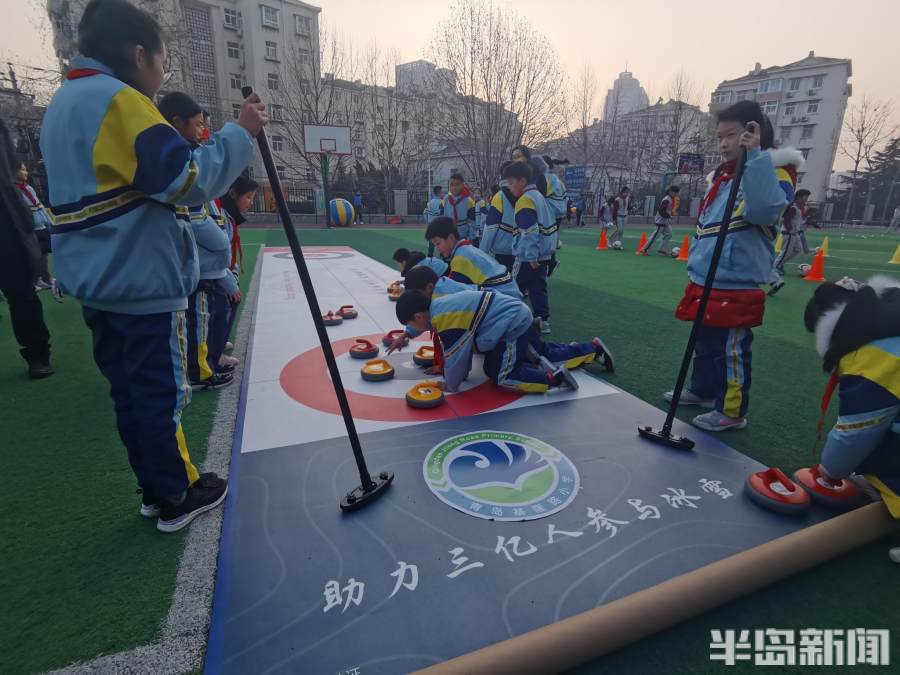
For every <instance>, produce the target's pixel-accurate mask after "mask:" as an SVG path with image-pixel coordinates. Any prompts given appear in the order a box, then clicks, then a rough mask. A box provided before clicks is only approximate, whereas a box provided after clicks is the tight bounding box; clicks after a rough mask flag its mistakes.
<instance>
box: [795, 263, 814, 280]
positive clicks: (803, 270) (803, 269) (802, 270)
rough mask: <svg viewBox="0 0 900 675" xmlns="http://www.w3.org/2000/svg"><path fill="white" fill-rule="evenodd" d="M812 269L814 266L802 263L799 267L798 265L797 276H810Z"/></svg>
mask: <svg viewBox="0 0 900 675" xmlns="http://www.w3.org/2000/svg"><path fill="white" fill-rule="evenodd" d="M811 269H812V265H810V264H809V263H800V264H799V265H797V274H799V275H800V276H801V277H805V276H806V275H807V274H809V271H810V270H811Z"/></svg>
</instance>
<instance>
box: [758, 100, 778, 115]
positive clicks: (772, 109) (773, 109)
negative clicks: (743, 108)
mask: <svg viewBox="0 0 900 675" xmlns="http://www.w3.org/2000/svg"><path fill="white" fill-rule="evenodd" d="M760 107H761V108H762V111H763V112H764V113H766V115H774V114H775V113H777V112H778V101H766V102H765V103H763V104H762V105H761V106H760Z"/></svg>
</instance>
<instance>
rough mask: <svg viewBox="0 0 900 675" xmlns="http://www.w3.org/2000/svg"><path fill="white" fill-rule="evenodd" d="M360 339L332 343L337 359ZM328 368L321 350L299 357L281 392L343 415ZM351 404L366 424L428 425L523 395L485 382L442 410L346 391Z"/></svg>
mask: <svg viewBox="0 0 900 675" xmlns="http://www.w3.org/2000/svg"><path fill="white" fill-rule="evenodd" d="M360 337H361V338H364V339H367V340H370V341H372V342H375V343H376V344H377V343H378V341H380V340H381V338H382V335H381V334H375V335H362V336H360ZM356 340H357V338H356V337H351V338H347V339H345V340H337V341H336V342H332V343H331V348H332V349H333V350H334V355H335V356H341V355H342V354H346V353H347V352H349V351H350V347H352V346H353V345H355V344H356ZM316 375H318V376H320V377H321V378H322V383H323V384H324V385H326V386H317V387H311V386H309V385H310V376H316ZM328 380H329V376H328V367H327V366H326V365H325V355H324V354H322V349H321V347H314V348H313V349H310V350H309V351H306V352H303V353H302V354H300V355H299V356H296V357H294V358H293V359H291V360H290V361H288V363H287V365H286V366H285V367H284V368H283V369H282V371H281V377H280V382H281V388H282V389H284V392H285V393H286V394H287V395H288V396H290V397H291V398H292V399H294V400H295V401H297V403H301V404H303V405H305V406H308V407H310V408H313V409H315V410H321V411H322V412H326V413H331V414H333V415H340V414H341V409H340V406H338V402H337V397H336V396H335V394H334V388H333V387H332V386H331V382H330V381H328ZM344 391H345V392H346V393H347V400H348V401H349V402H350V410H351V411H352V412H353V416H354V417H357V418H359V419H364V420H373V421H376V422H427V421H430V420H444V419H453V418H454V417H457V416H459V417H466V416H468V415H478V414H479V413H484V412H489V411H491V410H496V409H497V408H502V407H503V406H505V405H508V404H510V403H512V402H513V401H517V400H518V399H519V398H521V397H522V394H519V393H517V392H513V391H507V390H505V389H500V388H499V387H496V386H494V383H493V382H491V381H490V380H487V381H485V382H482V383H481V384H479V385H478V386H477V387H472V388H471V389H468V390H467V391H461V392H457V393H455V394H447V398H446V403H448V404H450V405H442V406H440V407H438V408H431V409H416V408H411V407H409V406H408V405H406V401H405V400H404V398H403V396H400V397H399V398H398V397H396V396H372V395H371V394H361V393H360V392H358V391H353V390H352V389H348V388H347V387H345V388H344Z"/></svg>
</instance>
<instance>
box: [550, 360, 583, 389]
mask: <svg viewBox="0 0 900 675" xmlns="http://www.w3.org/2000/svg"><path fill="white" fill-rule="evenodd" d="M550 384H551V386H554V387H568V388H569V389H571V390H572V391H577V390H578V382H577V381H576V380H575V378H574V377H572V373H570V372H569V369H568V368H566V367H565V366H560V367H559V368H557V369H556V370H555V371H554V372H553V373H552V374H551V375H550Z"/></svg>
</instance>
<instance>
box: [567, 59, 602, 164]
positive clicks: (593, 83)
mask: <svg viewBox="0 0 900 675" xmlns="http://www.w3.org/2000/svg"><path fill="white" fill-rule="evenodd" d="M597 93H598V87H597V74H596V73H595V72H594V69H593V68H592V67H591V65H590V64H589V63H587V62H585V63H584V65H583V66H582V67H581V71H580V72H579V73H578V78H577V79H576V80H575V85H574V90H573V96H572V105H571V106H570V108H569V110H568V112H570V113H571V115H570V117H571V118H572V119H571V121H570V124H569V127H570V130H571V128H572V127H573V126H574V129H575V134H576V136H577V141H578V151H579V154H578V159H579V161H580V163H581V164H584V165H588V164H591V163H593V161H594V160H595V159H596V152H597V150H598V148H597V145H596V144H594V143H592V142H591V141H592V138H591V129H592V127H593V126H594V121H595V120H596V115H597Z"/></svg>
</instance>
